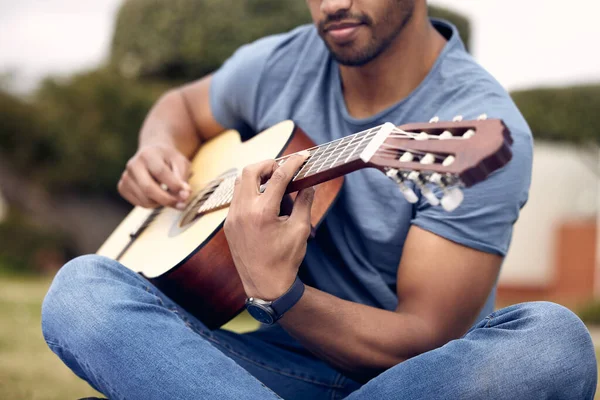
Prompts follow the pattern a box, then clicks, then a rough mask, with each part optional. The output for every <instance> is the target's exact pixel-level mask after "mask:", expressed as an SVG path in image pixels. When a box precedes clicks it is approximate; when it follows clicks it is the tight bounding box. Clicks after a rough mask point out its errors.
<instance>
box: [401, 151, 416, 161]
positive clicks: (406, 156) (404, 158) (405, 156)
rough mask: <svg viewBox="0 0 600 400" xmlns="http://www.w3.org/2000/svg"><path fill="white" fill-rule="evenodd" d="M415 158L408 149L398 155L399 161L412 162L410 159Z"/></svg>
mask: <svg viewBox="0 0 600 400" xmlns="http://www.w3.org/2000/svg"><path fill="white" fill-rule="evenodd" d="M414 158H415V156H414V155H413V153H411V152H410V151H407V152H405V153H404V154H402V156H401V157H400V159H399V160H400V162H412V160H413V159H414Z"/></svg>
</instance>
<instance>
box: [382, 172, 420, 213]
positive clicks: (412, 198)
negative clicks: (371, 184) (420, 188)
mask: <svg viewBox="0 0 600 400" xmlns="http://www.w3.org/2000/svg"><path fill="white" fill-rule="evenodd" d="M398 172H399V171H398V170H397V169H395V168H390V169H389V170H388V171H387V172H386V175H387V176H388V177H389V178H391V179H392V180H393V181H394V182H396V183H397V184H398V187H399V188H400V193H402V195H403V196H404V198H405V199H406V201H408V202H409V203H411V204H414V203H416V202H417V201H419V198H418V197H417V194H416V193H415V192H414V190H412V189H411V188H410V187H408V186H407V185H406V183H405V182H404V177H402V176H401V175H400V174H399V173H398Z"/></svg>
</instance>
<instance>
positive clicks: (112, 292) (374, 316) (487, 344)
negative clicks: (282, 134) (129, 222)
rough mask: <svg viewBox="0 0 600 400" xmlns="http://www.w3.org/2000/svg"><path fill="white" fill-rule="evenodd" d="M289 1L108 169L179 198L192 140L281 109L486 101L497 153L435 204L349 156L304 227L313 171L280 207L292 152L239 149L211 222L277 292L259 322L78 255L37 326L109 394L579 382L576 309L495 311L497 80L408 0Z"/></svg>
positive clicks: (470, 394)
mask: <svg viewBox="0 0 600 400" xmlns="http://www.w3.org/2000/svg"><path fill="white" fill-rule="evenodd" d="M307 3H308V6H309V8H310V11H311V14H312V17H313V20H314V22H315V25H316V27H317V29H315V27H309V26H304V27H300V28H298V29H296V30H294V31H292V32H290V33H286V34H281V35H276V36H272V37H268V38H265V39H262V40H259V41H257V42H255V43H253V44H250V45H247V46H244V47H242V48H241V49H239V50H238V51H237V52H236V53H235V54H234V55H233V56H232V57H231V59H229V60H228V61H227V62H226V63H225V64H224V65H223V67H222V68H221V69H220V70H218V71H217V72H216V73H215V74H214V75H212V76H209V77H206V78H204V79H202V80H200V81H198V82H194V83H192V84H189V85H186V86H184V87H182V88H180V89H177V90H173V91H171V92H169V93H167V94H166V95H165V96H163V97H162V98H161V99H160V100H159V101H158V102H157V104H156V105H155V107H154V108H153V109H152V111H151V112H150V113H149V115H148V118H147V120H146V121H145V123H144V126H143V127H142V130H141V134H140V147H139V150H138V152H137V153H136V155H135V156H134V157H133V158H132V159H131V160H130V162H129V163H128V165H127V169H126V171H125V172H124V173H123V176H122V178H121V180H120V182H119V190H120V192H121V194H122V195H123V196H124V197H125V198H126V199H127V200H129V201H130V202H131V203H132V204H136V205H141V206H145V207H155V206H158V205H165V206H172V207H176V208H182V207H183V206H185V202H186V200H187V198H188V196H189V195H190V190H189V187H188V185H187V184H186V183H185V177H186V176H187V171H188V169H189V162H188V158H189V157H190V156H191V155H192V154H193V153H194V151H195V150H196V149H197V147H198V146H199V145H200V144H201V143H202V142H203V141H206V140H209V139H210V138H211V137H214V136H215V135H217V134H219V132H222V131H223V130H224V129H225V128H237V129H238V130H239V131H240V132H241V133H242V134H243V135H244V136H245V137H249V136H250V135H251V134H252V133H253V132H259V131H261V130H263V129H265V128H267V127H269V126H271V125H273V124H275V123H277V122H279V121H281V120H284V119H289V118H291V119H293V120H294V121H296V122H297V124H298V125H299V126H300V127H301V128H302V129H303V130H304V131H305V132H307V133H308V134H309V135H310V136H311V137H312V138H313V139H314V140H315V141H316V142H317V143H323V142H327V141H330V140H333V139H336V138H339V137H341V136H344V135H348V134H350V133H354V132H358V131H361V130H364V129H367V128H369V127H372V126H375V125H379V124H381V123H383V122H385V121H391V122H394V123H395V124H401V123H406V122H417V121H427V120H429V119H430V118H431V117H433V116H436V115H437V116H439V117H440V118H441V119H442V120H449V119H451V118H452V117H453V116H455V115H459V114H460V115H463V116H464V117H465V118H467V119H470V118H475V117H477V116H478V115H479V114H482V113H487V114H488V115H489V116H490V117H492V118H501V119H503V120H504V121H505V123H506V124H507V125H508V127H509V128H510V130H511V131H512V135H513V138H514V145H513V148H512V150H513V154H514V156H513V160H512V161H511V162H510V163H509V164H508V165H507V166H506V167H504V168H503V169H502V170H501V171H499V172H497V173H495V174H493V176H491V177H490V178H489V179H488V180H487V181H484V182H482V183H480V184H478V185H476V186H474V187H473V188H471V189H468V190H466V191H465V201H464V203H463V204H462V205H461V206H460V207H459V208H458V209H457V210H455V211H454V212H452V213H446V212H444V211H443V210H441V209H440V208H439V207H431V206H430V205H429V204H428V203H427V202H426V200H425V199H424V198H421V199H420V201H419V203H418V204H416V205H411V204H409V203H408V202H406V201H404V200H403V198H402V195H401V194H400V193H399V191H398V190H397V188H396V187H395V186H394V185H393V184H392V182H391V181H389V180H387V178H386V177H385V176H383V174H380V173H379V172H377V171H367V170H363V171H358V172H355V173H353V174H350V175H349V176H347V177H346V182H345V184H344V187H343V189H342V193H341V195H340V197H339V199H338V200H337V202H336V203H335V205H334V207H333V208H332V210H331V211H330V212H329V214H328V216H327V218H326V220H325V222H324V223H323V225H322V226H321V227H320V228H319V231H318V232H317V235H316V237H315V238H314V239H313V240H310V241H309V242H308V244H307V238H308V234H309V231H310V229H309V228H310V226H309V222H308V221H309V216H310V206H311V202H312V197H313V193H314V192H313V190H312V189H307V190H304V191H302V192H301V193H300V194H299V196H298V199H297V200H296V202H295V204H294V209H293V211H292V213H291V215H290V216H289V217H279V203H280V201H281V197H282V194H283V190H284V188H285V187H286V185H287V183H288V182H289V180H290V178H291V176H292V175H293V173H294V171H295V170H296V169H297V168H298V167H299V166H300V165H301V163H302V162H303V158H302V157H301V156H296V157H292V158H290V159H289V161H287V162H286V163H285V164H283V165H282V166H277V165H276V164H275V163H274V161H273V160H267V161H264V162H262V163H258V164H256V165H252V166H249V167H247V168H246V169H245V170H244V171H243V173H242V174H241V176H240V177H239V178H238V181H237V184H236V189H235V195H234V200H233V203H232V205H231V208H230V211H229V215H228V218H227V222H226V225H225V232H226V235H227V239H228V241H229V245H230V248H231V251H232V254H233V257H234V261H235V263H236V267H237V269H238V272H239V274H240V276H241V278H242V282H243V284H244V288H245V290H246V294H247V295H248V297H252V298H256V299H260V300H265V301H271V300H274V301H281V302H280V304H281V303H284V304H285V307H284V308H285V311H286V312H285V315H283V317H282V318H281V319H279V321H278V323H277V324H273V325H269V326H265V327H263V328H262V329H261V330H259V331H257V332H254V333H250V334H245V335H239V334H235V333H231V332H225V331H221V330H217V331H213V332H211V331H209V330H208V329H206V328H205V327H204V325H203V324H202V322H201V321H198V320H196V319H195V318H193V317H192V316H190V315H189V314H187V313H186V312H185V311H184V310H182V309H180V308H179V307H178V306H177V305H176V304H174V303H173V302H172V301H170V300H169V299H168V298H166V297H165V296H164V295H163V294H162V293H161V292H160V291H159V290H157V289H156V288H155V287H153V286H152V285H151V284H150V283H148V282H147V281H145V280H144V279H142V278H141V277H139V276H138V275H136V274H134V273H133V272H131V271H129V270H128V269H126V268H124V267H122V266H121V265H119V264H118V263H116V262H114V261H111V260H107V259H105V258H101V257H97V256H86V257H81V258H78V259H76V260H74V261H71V262H70V263H68V264H67V265H66V266H65V267H63V269H62V270H61V271H60V272H59V274H58V275H57V277H56V279H55V281H54V283H53V285H52V287H51V289H50V291H49V293H48V295H47V297H46V300H45V302H44V306H43V331H44V335H45V338H46V340H47V342H48V344H49V346H50V347H51V348H52V349H53V351H55V352H56V353H57V354H58V355H59V357H61V358H62V360H63V361H64V362H65V363H66V364H67V365H68V366H69V367H70V368H71V369H72V370H73V371H74V372H75V373H76V374H78V375H79V376H80V377H82V378H83V379H85V380H87V381H88V382H89V383H90V384H91V385H92V386H94V387H95V388H97V389H98V390H100V391H101V392H102V393H104V394H106V395H107V396H108V397H109V398H114V399H118V398H140V399H166V398H178V399H179V398H181V399H187V398H236V399H271V398H277V395H279V396H281V397H283V398H286V399H305V398H343V397H346V396H348V398H351V399H375V398H379V399H396V398H397V399H449V398H450V399H453V398H457V399H480V398H493V399H516V398H518V399H521V398H523V399H532V398H536V399H537V398H560V399H591V398H593V395H594V392H595V386H596V361H595V356H594V350H593V346H592V343H591V340H590V337H589V334H588V333H587V331H586V330H585V327H584V326H583V324H582V323H581V321H580V320H579V319H578V318H577V317H576V316H574V315H573V314H572V313H571V312H569V311H568V310H566V309H565V308H563V307H560V306H557V305H554V304H551V303H534V304H524V305H518V306H513V307H510V308H508V309H504V310H499V311H496V312H493V304H494V287H495V282H496V279H497V277H498V273H499V270H500V266H501V263H502V259H503V257H504V255H505V254H506V251H507V249H508V245H509V242H510V236H511V231H512V225H513V223H514V222H515V220H516V219H517V217H518V213H519V209H520V208H521V207H522V206H523V205H524V203H525V201H526V199H527V192H528V187H529V182H530V173H531V153H532V143H531V134H530V131H529V128H528V127H527V124H526V123H525V121H524V120H523V118H522V117H521V115H520V114H519V112H518V110H517V109H516V108H515V106H514V104H513V103H512V102H511V100H510V98H509V96H508V95H507V94H506V92H505V91H504V90H503V89H502V88H501V86H500V85H499V84H498V83H497V82H496V81H495V80H494V79H493V78H492V77H491V76H490V75H488V74H487V73H486V72H485V71H483V69H482V68H481V67H479V66H478V65H477V64H476V63H475V62H474V61H473V60H472V59H471V58H470V57H469V55H468V54H467V53H466V52H465V51H464V47H463V45H462V43H461V41H460V39H459V36H458V33H457V31H456V29H455V28H454V27H452V26H451V25H449V24H448V23H445V22H441V21H434V22H431V21H430V20H429V19H428V17H427V7H426V1H425V0H307ZM266 180H268V182H267V184H266V186H265V187H266V189H265V190H264V193H261V192H260V191H259V186H260V184H261V182H264V181H266ZM161 185H163V187H164V185H166V187H168V190H167V191H165V190H164V189H161ZM301 264H302V267H300V266H301ZM298 276H299V278H300V279H297V277H298ZM280 314H283V313H280ZM279 317H281V315H275V316H274V318H275V319H277V318H279Z"/></svg>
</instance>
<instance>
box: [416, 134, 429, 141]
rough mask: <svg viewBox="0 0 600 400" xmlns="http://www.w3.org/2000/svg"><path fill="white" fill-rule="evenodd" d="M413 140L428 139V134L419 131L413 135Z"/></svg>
mask: <svg viewBox="0 0 600 400" xmlns="http://www.w3.org/2000/svg"><path fill="white" fill-rule="evenodd" d="M413 139H415V140H429V134H428V133H427V132H420V133H419V134H417V135H415V136H414V137H413Z"/></svg>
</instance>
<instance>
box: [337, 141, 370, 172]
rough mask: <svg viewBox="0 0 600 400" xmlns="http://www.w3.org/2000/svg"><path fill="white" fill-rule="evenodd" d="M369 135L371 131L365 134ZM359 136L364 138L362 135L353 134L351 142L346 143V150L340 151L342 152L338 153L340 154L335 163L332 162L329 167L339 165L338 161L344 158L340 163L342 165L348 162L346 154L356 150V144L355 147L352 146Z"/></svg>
mask: <svg viewBox="0 0 600 400" xmlns="http://www.w3.org/2000/svg"><path fill="white" fill-rule="evenodd" d="M368 135H369V133H367V134H366V135H365V136H368ZM357 138H361V139H362V136H359V135H353V136H352V139H351V140H350V142H349V143H348V144H347V145H346V147H345V148H344V150H343V151H342V152H340V154H338V156H337V157H336V159H335V160H334V161H333V163H332V164H331V166H330V167H329V168H334V167H337V162H338V160H340V159H341V160H342V162H341V163H340V165H342V164H345V163H346V162H347V159H346V154H347V153H348V151H350V153H352V152H354V150H355V147H356V146H355V147H352V146H353V143H355V139H357ZM361 142H362V140H361ZM344 160H345V161H344Z"/></svg>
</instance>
